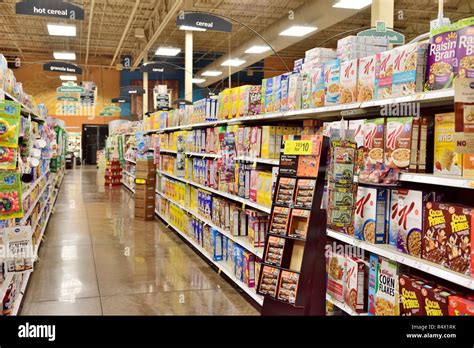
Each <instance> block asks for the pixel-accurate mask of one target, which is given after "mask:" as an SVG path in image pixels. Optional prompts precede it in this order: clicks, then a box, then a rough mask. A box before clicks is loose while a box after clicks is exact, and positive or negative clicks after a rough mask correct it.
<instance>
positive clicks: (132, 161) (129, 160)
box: [125, 158, 137, 164]
mask: <svg viewBox="0 0 474 348" xmlns="http://www.w3.org/2000/svg"><path fill="white" fill-rule="evenodd" d="M125 161H127V162H130V163H133V164H137V162H136V161H134V160H132V159H130V158H125Z"/></svg>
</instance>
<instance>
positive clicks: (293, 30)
mask: <svg viewBox="0 0 474 348" xmlns="http://www.w3.org/2000/svg"><path fill="white" fill-rule="evenodd" d="M316 30H318V28H317V27H309V26H303V25H293V26H292V27H289V28H288V29H286V30H283V31H282V32H281V33H280V35H281V36H305V35H308V34H309V33H312V32H313V31H316Z"/></svg>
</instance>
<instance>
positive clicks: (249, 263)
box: [244, 250, 255, 288]
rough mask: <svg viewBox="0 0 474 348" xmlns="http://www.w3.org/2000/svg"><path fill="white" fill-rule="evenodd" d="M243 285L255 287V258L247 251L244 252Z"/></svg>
mask: <svg viewBox="0 0 474 348" xmlns="http://www.w3.org/2000/svg"><path fill="white" fill-rule="evenodd" d="M244 284H246V285H247V286H248V287H249V288H253V287H255V256H254V255H253V254H252V253H251V252H250V251H247V250H245V251H244Z"/></svg>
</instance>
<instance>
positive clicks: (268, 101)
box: [263, 78, 274, 114]
mask: <svg viewBox="0 0 474 348" xmlns="http://www.w3.org/2000/svg"><path fill="white" fill-rule="evenodd" d="M273 107H274V104H273V78H269V79H267V80H266V81H265V95H264V103H263V111H264V113H266V114H267V113H270V112H273Z"/></svg>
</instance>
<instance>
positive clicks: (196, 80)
mask: <svg viewBox="0 0 474 348" xmlns="http://www.w3.org/2000/svg"><path fill="white" fill-rule="evenodd" d="M192 81H193V83H203V82H206V79H198V78H195V79H193V80H192Z"/></svg>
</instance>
